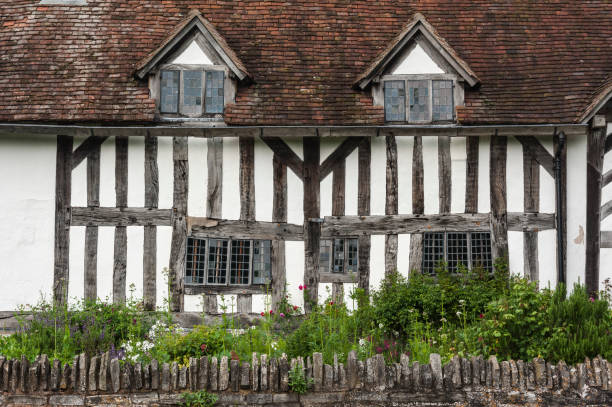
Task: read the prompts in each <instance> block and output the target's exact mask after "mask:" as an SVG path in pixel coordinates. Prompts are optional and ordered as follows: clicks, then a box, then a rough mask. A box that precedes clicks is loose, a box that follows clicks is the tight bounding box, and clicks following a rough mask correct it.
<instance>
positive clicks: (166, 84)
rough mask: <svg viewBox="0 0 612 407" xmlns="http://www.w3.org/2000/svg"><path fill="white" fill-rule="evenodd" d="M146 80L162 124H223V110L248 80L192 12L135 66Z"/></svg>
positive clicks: (207, 23) (206, 24) (208, 26)
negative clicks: (239, 87) (162, 121)
mask: <svg viewBox="0 0 612 407" xmlns="http://www.w3.org/2000/svg"><path fill="white" fill-rule="evenodd" d="M136 76H137V78H139V79H142V80H144V79H146V78H148V82H149V88H150V93H151V97H152V98H153V99H155V101H156V103H157V113H158V115H159V117H160V118H161V119H162V120H203V121H223V113H224V111H225V106H227V105H228V104H230V103H234V101H235V97H236V89H237V87H238V85H239V84H240V83H245V82H248V81H249V79H250V77H249V73H248V72H247V70H246V68H245V67H244V64H243V63H242V62H241V61H240V59H239V58H238V56H237V55H236V53H235V52H234V51H232V50H231V48H230V47H229V46H228V44H227V42H226V41H225V39H224V38H223V37H222V36H221V35H220V34H219V32H218V31H217V30H216V29H215V27H214V26H213V25H212V23H210V21H208V20H207V19H205V18H204V17H203V16H202V15H201V14H200V12H199V11H196V10H194V11H192V12H190V13H189V15H188V17H187V18H186V19H185V20H183V21H182V22H181V23H180V24H179V25H178V26H177V27H176V28H175V29H174V30H173V31H172V33H170V35H168V37H166V39H165V40H164V41H163V42H162V43H161V45H160V46H159V47H158V48H157V49H156V50H155V51H153V52H152V53H150V54H149V55H148V56H147V57H146V58H144V59H143V60H142V61H141V62H140V63H139V64H138V65H137V70H136Z"/></svg>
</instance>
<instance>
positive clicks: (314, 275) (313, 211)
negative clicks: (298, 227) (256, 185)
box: [287, 137, 321, 313]
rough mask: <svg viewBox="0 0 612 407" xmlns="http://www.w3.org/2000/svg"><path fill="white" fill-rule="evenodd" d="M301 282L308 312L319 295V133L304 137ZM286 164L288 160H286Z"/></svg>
mask: <svg viewBox="0 0 612 407" xmlns="http://www.w3.org/2000/svg"><path fill="white" fill-rule="evenodd" d="M302 143H303V147H304V173H303V175H304V177H303V181H304V251H305V256H304V257H305V260H304V284H305V285H306V286H307V287H308V291H307V295H306V296H305V304H304V310H305V311H306V312H307V313H309V312H311V311H312V306H313V305H314V304H316V303H317V301H318V297H319V244H320V238H321V228H320V224H319V223H317V222H315V221H313V220H314V219H318V218H319V216H320V205H321V202H320V201H321V200H320V192H321V183H320V181H319V179H320V177H319V163H320V145H319V138H318V137H304V139H303V140H302ZM287 166H289V164H287Z"/></svg>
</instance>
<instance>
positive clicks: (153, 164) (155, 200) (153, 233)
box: [142, 134, 172, 311]
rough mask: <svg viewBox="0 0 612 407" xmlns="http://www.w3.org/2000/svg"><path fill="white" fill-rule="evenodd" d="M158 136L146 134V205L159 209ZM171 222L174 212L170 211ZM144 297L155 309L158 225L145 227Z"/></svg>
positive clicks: (149, 309)
mask: <svg viewBox="0 0 612 407" xmlns="http://www.w3.org/2000/svg"><path fill="white" fill-rule="evenodd" d="M157 150H158V144H157V137H155V136H151V135H150V134H147V135H146V136H145V164H144V165H145V169H144V173H145V207H146V208H148V209H157V207H158V204H159V169H158V166H157ZM168 216H170V219H168V221H169V224H171V217H172V213H169V214H168ZM142 254H143V258H142V266H143V274H142V279H143V297H144V298H143V299H144V307H145V309H146V310H148V311H153V310H155V307H156V305H157V227H155V226H145V227H144V241H143V252H142Z"/></svg>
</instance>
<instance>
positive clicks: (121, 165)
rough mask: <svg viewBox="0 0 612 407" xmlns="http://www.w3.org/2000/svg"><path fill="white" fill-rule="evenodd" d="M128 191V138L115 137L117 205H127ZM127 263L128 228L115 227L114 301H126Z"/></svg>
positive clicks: (119, 206) (119, 302) (118, 206)
mask: <svg viewBox="0 0 612 407" xmlns="http://www.w3.org/2000/svg"><path fill="white" fill-rule="evenodd" d="M127 191H128V138H127V137H126V136H118V137H115V206H116V207H117V208H126V207H127ZM126 265H127V228H126V226H116V227H115V247H114V261H113V302H114V303H115V304H123V303H125V295H126Z"/></svg>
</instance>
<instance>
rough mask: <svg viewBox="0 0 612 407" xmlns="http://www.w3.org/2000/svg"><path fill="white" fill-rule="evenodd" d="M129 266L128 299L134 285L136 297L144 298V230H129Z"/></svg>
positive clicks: (127, 268) (127, 271) (127, 277)
mask: <svg viewBox="0 0 612 407" xmlns="http://www.w3.org/2000/svg"><path fill="white" fill-rule="evenodd" d="M127 242H128V243H127V265H126V279H125V282H126V284H125V286H126V291H127V292H126V298H127V297H129V295H130V290H131V288H132V287H131V286H132V285H133V289H134V297H135V298H142V296H143V284H144V281H143V261H144V260H143V256H144V253H143V252H144V249H143V244H144V228H143V227H142V226H130V227H128V228H127Z"/></svg>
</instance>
